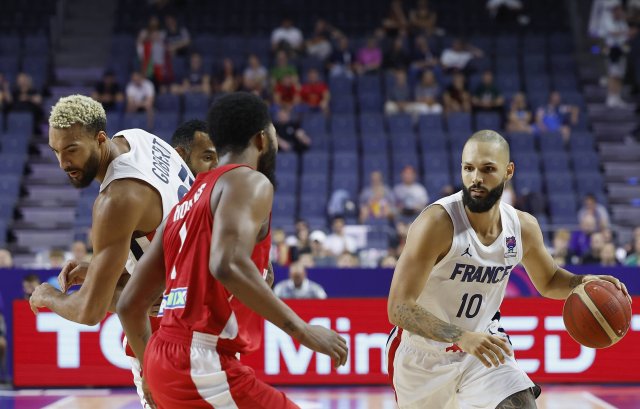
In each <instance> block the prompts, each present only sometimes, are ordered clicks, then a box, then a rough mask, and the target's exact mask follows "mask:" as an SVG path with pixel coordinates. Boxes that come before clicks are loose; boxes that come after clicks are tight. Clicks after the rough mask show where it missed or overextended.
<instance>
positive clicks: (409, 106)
mask: <svg viewBox="0 0 640 409" xmlns="http://www.w3.org/2000/svg"><path fill="white" fill-rule="evenodd" d="M394 80H395V81H394V83H393V85H392V86H391V88H390V89H389V90H387V101H386V102H385V104H384V112H385V114H387V115H395V114H398V113H408V114H414V115H419V114H426V113H427V108H426V106H424V105H423V104H419V103H417V102H416V101H415V99H414V98H413V96H412V95H411V89H410V88H409V84H408V83H407V73H406V72H405V71H404V70H396V71H395V72H394Z"/></svg>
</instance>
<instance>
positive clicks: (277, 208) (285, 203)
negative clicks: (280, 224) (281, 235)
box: [272, 192, 296, 218]
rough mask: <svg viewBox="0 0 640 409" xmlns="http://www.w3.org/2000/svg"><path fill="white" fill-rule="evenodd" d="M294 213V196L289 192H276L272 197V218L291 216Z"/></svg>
mask: <svg viewBox="0 0 640 409" xmlns="http://www.w3.org/2000/svg"><path fill="white" fill-rule="evenodd" d="M295 213H296V197H295V196H294V195H291V194H284V193H280V192H278V194H277V195H276V197H275V198H274V199H273V209H272V214H273V218H281V217H286V216H289V217H293V215H294V214H295Z"/></svg>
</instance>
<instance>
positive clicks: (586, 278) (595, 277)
mask: <svg viewBox="0 0 640 409" xmlns="http://www.w3.org/2000/svg"><path fill="white" fill-rule="evenodd" d="M593 280H604V281H608V282H610V283H612V284H613V285H615V286H616V288H617V289H618V290H622V293H623V294H624V295H626V296H627V298H628V299H629V303H631V302H633V301H632V300H631V296H630V295H629V291H627V286H626V285H624V283H623V282H622V281H620V280H618V279H617V278H615V277H614V276H607V275H591V274H589V275H586V276H583V277H582V282H581V283H580V284H584V283H586V282H588V281H593Z"/></svg>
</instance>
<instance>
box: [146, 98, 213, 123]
mask: <svg viewBox="0 0 640 409" xmlns="http://www.w3.org/2000/svg"><path fill="white" fill-rule="evenodd" d="M155 103H156V109H157V110H158V112H175V113H179V112H180V97H179V96H178V95H174V94H171V93H168V92H167V93H164V94H160V95H156V101H155ZM159 116H162V115H159ZM188 119H191V118H188ZM201 119H204V118H201Z"/></svg>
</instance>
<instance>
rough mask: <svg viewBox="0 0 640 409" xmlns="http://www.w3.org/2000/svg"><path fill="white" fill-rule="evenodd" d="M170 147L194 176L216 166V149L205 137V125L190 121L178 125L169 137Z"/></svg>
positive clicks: (197, 120)
mask: <svg viewBox="0 0 640 409" xmlns="http://www.w3.org/2000/svg"><path fill="white" fill-rule="evenodd" d="M171 145H172V146H173V148H174V149H175V150H176V151H177V152H178V154H179V155H180V157H181V158H182V159H183V160H184V161H185V163H186V164H187V166H188V167H189V169H190V170H191V172H192V173H193V174H194V175H197V174H198V173H200V172H206V171H209V170H211V169H213V168H215V167H216V165H217V164H218V154H217V153H216V148H215V147H214V146H213V142H211V138H209V135H207V123H206V122H204V121H201V120H199V119H192V120H190V121H187V122H185V123H183V124H182V125H180V126H179V127H178V129H176V131H175V132H174V133H173V136H172V137H171Z"/></svg>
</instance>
